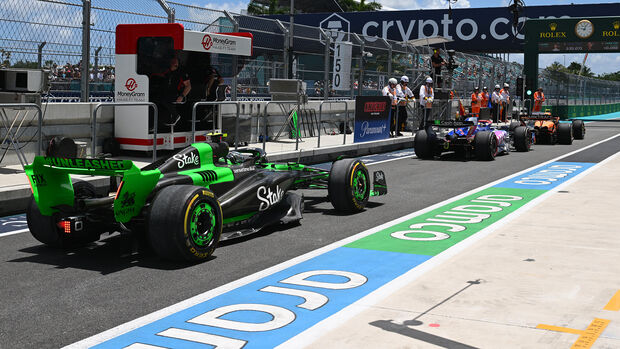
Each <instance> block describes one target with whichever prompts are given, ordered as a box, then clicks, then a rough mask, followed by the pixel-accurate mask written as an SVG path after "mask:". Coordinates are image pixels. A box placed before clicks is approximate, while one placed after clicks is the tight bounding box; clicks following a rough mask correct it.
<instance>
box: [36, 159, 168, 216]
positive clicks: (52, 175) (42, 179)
mask: <svg viewBox="0 0 620 349" xmlns="http://www.w3.org/2000/svg"><path fill="white" fill-rule="evenodd" d="M24 170H25V171H26V175H27V176H28V180H29V182H30V187H31V188H32V194H33V195H34V199H35V201H36V202H37V205H38V207H39V211H41V214H43V215H46V216H49V215H52V214H53V213H54V212H57V211H58V207H60V206H63V205H65V206H70V207H73V206H74V203H75V202H74V201H75V197H74V193H73V184H72V182H71V174H79V175H91V176H121V177H123V181H122V182H121V185H120V187H119V190H118V192H117V193H116V197H115V199H114V202H115V203H116V199H117V198H121V197H123V196H131V198H132V200H124V201H122V204H119V205H114V215H115V217H116V219H117V220H118V221H119V222H127V221H129V219H131V218H132V217H134V216H136V215H137V214H138V213H140V209H141V208H142V206H144V203H145V201H146V197H147V196H148V194H150V192H151V191H152V190H153V188H154V187H155V185H156V184H157V181H158V180H159V178H160V176H161V172H160V171H159V170H151V171H140V169H139V168H138V167H137V166H136V165H135V164H134V163H133V162H132V161H130V160H108V159H87V158H57V157H44V156H36V157H35V158H34V161H33V162H32V164H31V165H27V166H25V167H24Z"/></svg>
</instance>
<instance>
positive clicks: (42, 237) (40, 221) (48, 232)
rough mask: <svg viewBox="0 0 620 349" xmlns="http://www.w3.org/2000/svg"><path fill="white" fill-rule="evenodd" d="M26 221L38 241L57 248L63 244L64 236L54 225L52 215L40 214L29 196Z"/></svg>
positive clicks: (54, 221)
mask: <svg viewBox="0 0 620 349" xmlns="http://www.w3.org/2000/svg"><path fill="white" fill-rule="evenodd" d="M26 221H27V222H28V229H29V230H30V233H31V234H32V236H33V237H34V238H35V239H37V240H38V241H39V242H42V243H44V244H46V245H48V246H51V247H58V248H60V247H63V246H64V245H65V240H66V238H65V237H64V236H63V235H62V232H61V231H60V228H58V227H57V226H56V219H55V218H54V215H52V216H44V215H42V214H41V211H39V206H37V202H36V201H35V199H34V197H32V198H30V203H28V208H27V209H26Z"/></svg>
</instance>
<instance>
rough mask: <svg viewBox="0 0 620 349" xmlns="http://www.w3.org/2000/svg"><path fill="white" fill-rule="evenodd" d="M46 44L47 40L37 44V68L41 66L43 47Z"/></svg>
mask: <svg viewBox="0 0 620 349" xmlns="http://www.w3.org/2000/svg"><path fill="white" fill-rule="evenodd" d="M45 44H47V42H45V41H43V42H42V43H40V44H39V46H38V50H37V68H39V69H41V67H42V66H43V47H44V46H45Z"/></svg>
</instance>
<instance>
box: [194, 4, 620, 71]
mask: <svg viewBox="0 0 620 349" xmlns="http://www.w3.org/2000/svg"><path fill="white" fill-rule="evenodd" d="M369 1H370V0H366V2H369ZM376 1H377V2H378V3H380V4H381V5H382V6H383V11H386V10H387V11H389V10H418V9H447V8H448V1H447V0H376ZM191 2H192V3H193V4H196V3H198V4H200V5H201V6H203V7H207V8H212V9H221V10H228V11H233V12H237V13H238V12H240V10H245V9H246V8H247V5H248V3H249V0H247V1H243V0H241V1H239V0H221V1H209V0H191ZM523 2H524V3H525V6H541V5H566V4H567V3H568V1H564V0H523ZM617 2H618V0H615V1H614V0H579V1H571V3H572V4H598V3H617ZM510 3H511V0H457V1H456V3H454V4H452V8H480V7H500V6H508V5H509V4H510ZM619 6H620V4H619ZM583 58H584V54H544V55H540V56H539V67H541V68H544V67H546V66H548V65H550V64H552V63H553V62H555V61H557V62H559V63H561V64H564V62H566V65H568V64H570V63H571V62H578V63H580V64H581V63H582V62H583ZM510 60H511V61H514V62H518V63H523V54H511V55H510ZM586 66H587V67H589V68H590V69H591V70H592V71H593V72H594V73H595V74H605V73H611V72H616V71H620V54H617V53H606V54H602V53H596V54H590V55H588V60H587V61H586Z"/></svg>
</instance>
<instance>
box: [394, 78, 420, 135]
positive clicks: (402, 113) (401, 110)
mask: <svg viewBox="0 0 620 349" xmlns="http://www.w3.org/2000/svg"><path fill="white" fill-rule="evenodd" d="M407 84H409V77H407V76H406V75H403V76H401V77H400V83H399V84H398V85H396V93H397V95H398V98H399V100H398V120H394V123H395V126H396V127H395V129H396V135H397V136H402V135H403V134H402V133H400V131H404V130H405V125H407V103H408V102H409V101H413V102H415V97H414V96H413V92H412V91H411V89H410V88H409V87H408V86H407Z"/></svg>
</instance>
